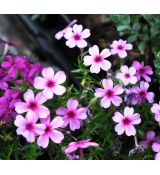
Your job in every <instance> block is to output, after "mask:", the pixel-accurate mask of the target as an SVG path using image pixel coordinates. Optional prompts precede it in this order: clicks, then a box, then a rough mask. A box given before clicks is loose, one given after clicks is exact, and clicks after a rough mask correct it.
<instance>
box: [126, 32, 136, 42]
mask: <svg viewBox="0 0 160 175" xmlns="http://www.w3.org/2000/svg"><path fill="white" fill-rule="evenodd" d="M136 40H137V34H134V35H131V36H130V37H128V42H131V43H132V42H133V41H136Z"/></svg>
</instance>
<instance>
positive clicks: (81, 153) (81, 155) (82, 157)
mask: <svg viewBox="0 0 160 175" xmlns="http://www.w3.org/2000/svg"><path fill="white" fill-rule="evenodd" d="M79 156H80V160H83V159H84V154H83V149H82V148H80V149H79Z"/></svg>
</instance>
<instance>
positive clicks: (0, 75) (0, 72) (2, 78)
mask: <svg viewBox="0 0 160 175" xmlns="http://www.w3.org/2000/svg"><path fill="white" fill-rule="evenodd" d="M7 88H8V84H7V83H6V73H5V70H4V69H2V68H0V89H2V90H6V89H7Z"/></svg>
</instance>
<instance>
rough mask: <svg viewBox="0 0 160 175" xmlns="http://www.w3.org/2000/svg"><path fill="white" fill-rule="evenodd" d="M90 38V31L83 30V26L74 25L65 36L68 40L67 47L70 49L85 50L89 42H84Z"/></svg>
mask: <svg viewBox="0 0 160 175" xmlns="http://www.w3.org/2000/svg"><path fill="white" fill-rule="evenodd" d="M89 36H90V30H89V29H85V30H83V26H82V25H77V24H74V26H73V28H68V29H67V31H66V32H65V34H64V37H65V38H66V39H67V41H66V45H67V46H68V47H70V48H73V47H76V46H77V47H79V48H84V47H87V42H86V41H85V40H84V39H86V38H88V37H89Z"/></svg>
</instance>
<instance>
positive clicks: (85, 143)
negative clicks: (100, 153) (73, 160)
mask: <svg viewBox="0 0 160 175" xmlns="http://www.w3.org/2000/svg"><path fill="white" fill-rule="evenodd" d="M92 146H93V147H99V144H97V143H95V142H91V141H90V139H87V140H81V141H77V142H71V143H69V145H68V146H67V148H66V149H65V153H66V154H70V153H71V152H74V151H76V150H77V149H84V148H88V147H92Z"/></svg>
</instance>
